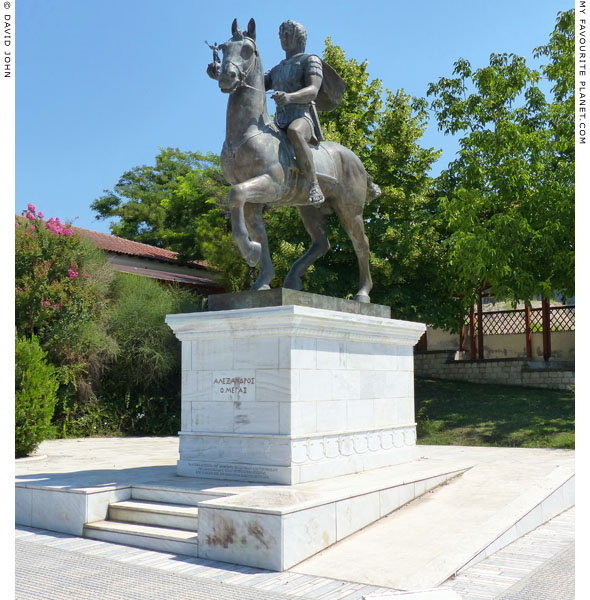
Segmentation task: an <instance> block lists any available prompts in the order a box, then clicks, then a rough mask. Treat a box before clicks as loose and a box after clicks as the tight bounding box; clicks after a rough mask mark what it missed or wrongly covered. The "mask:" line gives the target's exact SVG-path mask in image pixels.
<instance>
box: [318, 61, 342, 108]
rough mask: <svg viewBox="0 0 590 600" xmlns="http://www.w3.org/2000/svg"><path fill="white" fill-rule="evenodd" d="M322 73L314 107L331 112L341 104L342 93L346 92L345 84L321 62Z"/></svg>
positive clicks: (327, 65)
mask: <svg viewBox="0 0 590 600" xmlns="http://www.w3.org/2000/svg"><path fill="white" fill-rule="evenodd" d="M322 72H323V76H324V77H323V80H322V87H321V88H320V91H319V92H318V95H317V97H316V99H315V105H316V108H317V109H318V110H321V111H331V110H334V109H335V108H336V107H337V106H338V105H339V104H340V102H342V98H343V96H344V92H345V91H346V83H345V82H344V80H343V79H342V77H340V75H338V73H336V71H334V69H333V68H332V67H331V66H330V65H329V64H328V63H327V62H324V61H323V60H322Z"/></svg>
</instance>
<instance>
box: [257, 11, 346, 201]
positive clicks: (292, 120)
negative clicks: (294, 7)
mask: <svg viewBox="0 0 590 600" xmlns="http://www.w3.org/2000/svg"><path fill="white" fill-rule="evenodd" d="M279 37H280V40H281V47H282V48H283V50H284V51H285V60H283V61H281V62H280V63H279V64H278V65H277V66H276V67H274V68H272V69H271V70H270V71H267V72H266V73H265V75H264V85H265V88H266V89H267V90H274V94H273V95H272V99H273V100H274V101H275V102H276V105H277V110H276V114H275V123H276V125H277V126H278V127H280V128H281V129H283V130H284V131H286V133H287V136H288V137H289V140H290V142H291V144H292V146H293V150H294V151H295V158H296V160H297V166H298V167H299V170H300V171H301V172H302V173H303V174H304V176H305V177H306V178H307V179H308V180H309V182H310V187H309V203H310V204H313V205H320V204H321V203H322V202H323V201H324V195H323V194H322V190H321V188H320V185H319V183H318V178H317V175H316V172H315V167H314V163H313V155H312V152H311V149H310V144H311V145H313V146H317V145H318V144H319V143H320V142H321V141H322V140H323V139H324V138H323V135H322V130H321V128H320V122H319V119H318V114H317V110H332V109H334V108H336V106H338V104H340V101H341V100H342V96H343V94H344V90H345V88H346V84H345V83H344V81H343V80H342V79H341V78H340V77H339V75H337V74H336V72H335V71H334V70H333V69H332V68H331V67H329V66H328V65H327V64H326V63H324V62H323V61H322V60H321V59H320V58H319V57H318V56H316V55H315V54H306V53H305V43H306V41H307V32H306V31H305V27H303V25H301V24H300V23H297V22H295V21H291V20H289V21H285V22H284V23H282V24H281V26H280V28H279Z"/></svg>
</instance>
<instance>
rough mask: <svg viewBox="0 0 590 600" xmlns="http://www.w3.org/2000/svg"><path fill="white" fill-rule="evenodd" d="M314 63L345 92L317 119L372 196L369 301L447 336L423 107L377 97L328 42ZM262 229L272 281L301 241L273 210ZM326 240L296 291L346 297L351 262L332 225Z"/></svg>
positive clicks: (451, 304)
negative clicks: (323, 65) (328, 70)
mask: <svg viewBox="0 0 590 600" xmlns="http://www.w3.org/2000/svg"><path fill="white" fill-rule="evenodd" d="M323 58H324V60H325V61H326V62H328V63H329V64H330V65H331V66H332V67H333V68H334V69H335V70H336V71H337V72H338V73H339V74H340V76H341V77H342V78H343V79H344V80H345V81H346V84H347V90H346V93H345V95H344V99H343V101H342V103H341V105H340V106H339V107H338V108H337V109H335V110H334V111H332V112H330V113H320V119H321V122H322V127H323V131H324V135H325V137H326V138H327V139H328V140H331V141H335V142H339V143H341V144H343V145H345V146H347V147H348V148H350V149H351V150H353V152H355V153H356V154H357V155H358V156H359V157H360V158H361V160H362V161H363V164H364V165H365V167H366V168H367V171H368V172H369V174H370V175H371V177H372V178H373V180H374V181H375V182H376V183H377V184H378V185H379V186H380V187H381V191H382V194H381V196H380V197H378V198H376V199H374V200H371V201H370V202H369V203H368V204H367V205H366V206H365V211H364V217H365V228H366V232H367V236H368V238H369V242H370V246H371V259H370V260H371V275H372V278H373V282H374V289H373V292H372V294H371V299H372V301H373V302H378V303H381V304H386V305H390V306H391V307H392V314H393V315H394V316H395V317H396V318H402V319H411V320H419V321H426V322H428V323H429V324H436V325H438V326H440V327H450V328H456V327H457V324H458V322H459V317H460V307H459V304H458V303H457V301H456V300H455V299H454V298H453V297H452V294H451V291H450V289H451V283H452V282H451V280H450V279H449V277H448V274H447V271H446V270H445V269H444V265H445V256H444V253H443V250H442V247H441V244H440V242H441V239H442V238H441V235H442V231H443V227H442V225H441V223H440V221H439V219H438V216H437V210H436V208H437V207H436V203H435V202H434V200H433V198H432V196H431V193H430V191H431V178H430V177H429V175H428V172H429V170H430V168H431V166H432V164H433V163H434V162H435V161H436V159H437V158H438V156H439V154H440V152H439V151H435V150H434V149H432V148H423V147H421V146H420V145H419V140H420V138H421V137H422V135H423V133H424V130H425V129H426V125H427V122H428V113H427V104H426V101H425V100H424V99H418V98H412V97H410V96H409V95H407V94H406V93H405V92H404V91H403V90H398V91H397V92H392V91H390V90H385V91H384V90H383V86H382V83H381V81H379V80H378V79H375V80H370V78H369V74H368V72H367V62H366V61H364V62H362V63H359V62H358V61H356V60H355V59H346V57H345V54H344V52H343V50H342V49H341V48H340V47H338V46H336V45H334V44H333V43H332V41H331V40H330V39H329V38H328V39H327V40H326V48H325V50H324V55H323ZM267 221H268V232H269V241H270V244H271V248H273V249H274V251H273V261H274V263H275V269H276V271H277V279H278V280H280V278H281V277H284V275H285V274H286V270H287V269H288V267H289V266H290V264H291V263H292V262H293V260H294V259H295V258H297V257H298V256H299V255H300V254H301V252H303V250H304V248H305V247H306V246H307V245H308V243H309V238H308V236H307V234H306V232H305V230H304V229H303V227H302V226H301V224H300V222H299V218H298V215H297V213H296V211H295V210H294V209H282V210H279V211H273V212H271V213H270V214H269V215H268V216H267ZM329 237H330V243H331V246H332V250H331V251H330V252H328V253H327V254H326V255H325V256H324V257H322V258H321V259H320V260H318V261H317V263H316V265H315V266H314V268H313V270H311V272H310V273H309V275H308V276H307V277H306V279H305V281H304V289H306V290H308V291H312V292H317V293H323V294H328V295H334V296H340V297H342V296H347V295H349V296H351V295H352V294H351V292H353V291H354V290H355V289H356V287H355V286H356V285H357V283H358V274H357V272H356V269H355V268H351V267H352V266H353V265H354V266H356V258H355V255H354V250H353V247H352V244H351V242H350V240H349V239H348V237H347V236H346V234H345V232H344V231H343V230H342V228H341V227H340V225H339V224H338V223H337V220H336V219H335V218H333V219H332V220H331V223H330V230H329Z"/></svg>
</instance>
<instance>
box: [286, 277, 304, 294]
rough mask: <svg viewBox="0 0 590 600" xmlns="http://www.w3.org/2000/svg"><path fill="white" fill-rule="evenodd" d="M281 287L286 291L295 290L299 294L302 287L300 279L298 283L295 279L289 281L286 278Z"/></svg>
mask: <svg viewBox="0 0 590 600" xmlns="http://www.w3.org/2000/svg"><path fill="white" fill-rule="evenodd" d="M283 287H284V288H285V289H286V290H295V291H296V292H300V291H301V288H302V287H303V282H302V281H301V279H300V280H299V281H296V280H295V279H289V278H288V277H287V279H285V281H283Z"/></svg>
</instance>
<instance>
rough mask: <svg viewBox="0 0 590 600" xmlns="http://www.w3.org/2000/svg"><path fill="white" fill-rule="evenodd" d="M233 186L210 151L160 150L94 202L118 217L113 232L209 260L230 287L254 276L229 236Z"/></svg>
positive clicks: (104, 215)
mask: <svg viewBox="0 0 590 600" xmlns="http://www.w3.org/2000/svg"><path fill="white" fill-rule="evenodd" d="M228 194H229V186H228V185H227V184H225V182H224V180H223V176H222V175H221V170H220V168H219V157H218V156H215V155H214V154H212V153H208V154H205V155H204V154H201V153H199V152H183V151H180V150H179V149H177V148H176V149H174V148H167V149H160V152H159V153H158V155H157V156H156V158H155V165H154V166H150V165H142V166H140V167H134V168H133V169H131V170H130V171H126V172H125V173H124V174H123V175H122V176H121V178H120V180H119V182H118V183H117V185H116V186H115V187H114V189H113V190H111V191H108V190H105V195H104V196H101V197H100V198H98V199H97V200H95V201H94V202H93V203H92V205H91V207H92V209H93V210H94V211H96V212H97V213H98V216H97V218H98V219H108V218H112V217H118V221H117V222H116V223H112V224H111V225H110V229H111V233H112V234H113V235H117V236H120V237H123V238H126V239H130V240H134V241H137V242H143V243H145V244H151V245H153V246H157V247H159V248H166V249H167V250H173V251H174V252H178V253H179V256H178V259H179V260H180V261H181V262H183V261H190V260H205V261H206V262H207V263H208V264H209V265H210V266H211V267H212V268H214V269H216V270H217V272H218V273H219V276H220V279H221V283H222V285H223V286H224V287H225V288H226V289H227V290H228V291H239V290H242V289H247V288H248V287H249V285H251V283H252V282H253V281H254V273H255V271H254V270H253V269H250V268H249V267H248V266H247V265H246V264H245V263H244V261H243V260H242V259H241V257H240V256H239V253H238V250H237V248H236V247H235V244H234V242H233V239H232V236H231V227H230V225H229V221H228V215H227V214H226V210H227V209H226V207H225V200H226V199H227V196H228Z"/></svg>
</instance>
